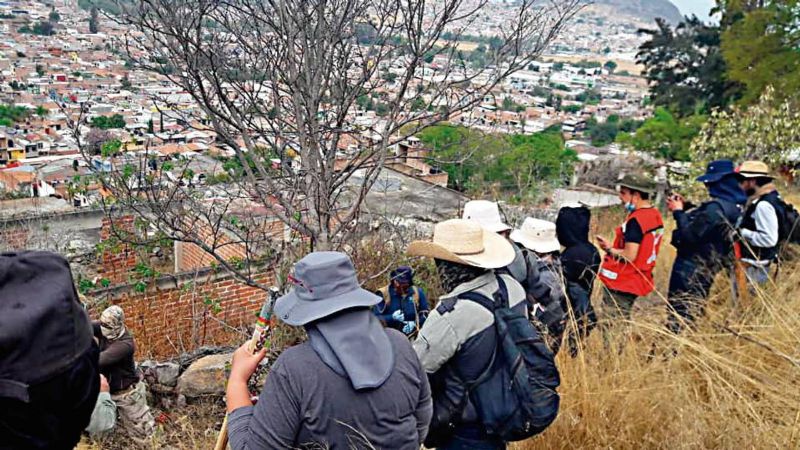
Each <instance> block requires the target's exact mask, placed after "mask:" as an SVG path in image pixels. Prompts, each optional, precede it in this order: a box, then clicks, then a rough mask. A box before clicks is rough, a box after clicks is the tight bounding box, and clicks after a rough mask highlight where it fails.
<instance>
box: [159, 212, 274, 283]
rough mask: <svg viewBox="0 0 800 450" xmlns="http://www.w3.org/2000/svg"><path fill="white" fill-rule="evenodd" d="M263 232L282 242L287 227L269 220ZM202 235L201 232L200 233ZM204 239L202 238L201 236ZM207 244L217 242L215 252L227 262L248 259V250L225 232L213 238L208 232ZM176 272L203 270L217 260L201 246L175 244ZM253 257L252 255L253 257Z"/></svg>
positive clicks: (189, 243) (182, 243) (206, 235)
mask: <svg viewBox="0 0 800 450" xmlns="http://www.w3.org/2000/svg"><path fill="white" fill-rule="evenodd" d="M261 226H262V227H263V231H264V233H265V234H266V235H268V236H269V238H270V239H274V240H276V241H282V240H284V238H285V234H286V229H287V226H286V225H285V224H284V223H283V222H281V221H280V220H278V219H267V220H266V221H265V222H264V223H263V224H262V225H261ZM198 234H200V231H198ZM201 237H202V236H201ZM204 239H205V241H207V242H217V244H216V245H217V248H216V249H215V252H216V254H217V255H219V256H220V257H222V259H224V260H226V261H230V260H231V259H233V258H238V259H240V260H246V259H247V249H246V247H245V245H244V243H242V242H233V241H232V240H231V239H229V238H228V237H227V236H226V235H225V234H224V231H221V232H219V235H217V236H212V233H211V232H210V231H207V232H206V234H205V237H204ZM174 245H175V272H186V271H190V270H197V269H202V268H205V267H209V266H211V265H213V264H216V263H217V259H216V258H214V257H213V256H211V255H210V254H208V253H207V252H206V251H204V250H203V249H202V248H200V246H198V245H196V244H193V243H191V242H177V241H176V242H175V244H174ZM251 256H252V255H251Z"/></svg>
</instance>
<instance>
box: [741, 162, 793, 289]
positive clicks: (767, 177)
mask: <svg viewBox="0 0 800 450" xmlns="http://www.w3.org/2000/svg"><path fill="white" fill-rule="evenodd" d="M736 178H737V179H738V180H739V185H740V186H741V188H742V190H743V191H744V193H745V194H746V195H747V204H746V205H745V211H744V215H743V216H742V220H741V223H740V224H739V230H738V231H739V235H740V236H741V238H742V240H743V245H742V258H741V260H742V262H743V263H744V266H745V273H746V274H747V280H748V281H749V282H750V283H751V284H753V285H756V284H760V285H763V284H765V283H766V282H767V281H769V266H770V264H772V262H773V261H775V260H777V258H778V244H779V239H780V231H781V226H782V225H783V224H782V223H781V222H782V219H783V217H784V213H785V211H784V208H785V206H784V203H783V201H782V200H781V196H780V194H779V193H778V190H777V188H776V186H775V183H773V180H774V177H773V176H772V175H771V173H770V170H769V166H767V165H766V164H765V163H763V162H761V161H745V162H744V163H742V165H741V166H739V167H738V168H737V169H736Z"/></svg>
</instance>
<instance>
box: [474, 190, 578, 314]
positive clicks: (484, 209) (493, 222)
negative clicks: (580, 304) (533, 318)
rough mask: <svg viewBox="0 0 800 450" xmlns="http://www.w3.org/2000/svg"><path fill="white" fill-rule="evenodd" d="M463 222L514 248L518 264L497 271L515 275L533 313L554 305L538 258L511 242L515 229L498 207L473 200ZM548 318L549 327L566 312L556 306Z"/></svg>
mask: <svg viewBox="0 0 800 450" xmlns="http://www.w3.org/2000/svg"><path fill="white" fill-rule="evenodd" d="M462 218H463V219H465V220H471V221H473V222H476V223H478V224H479V225H480V226H481V227H482V228H483V229H484V230H485V231H487V232H489V233H496V234H498V235H499V236H501V237H502V238H503V239H505V240H506V241H507V242H509V243H510V244H511V246H512V248H513V249H514V260H513V261H511V263H510V264H508V265H507V266H505V267H501V268H500V269H497V270H496V272H498V273H506V274H508V275H511V276H512V277H513V278H514V280H516V281H517V282H518V283H519V284H521V285H522V287H523V288H524V289H525V292H526V296H527V298H528V307H529V309H530V311H533V310H534V307H533V306H534V305H535V304H537V303H540V304H542V305H544V304H551V302H550V298H551V290H550V284H548V283H547V277H545V278H542V277H541V276H540V275H539V264H538V263H537V258H536V257H535V255H530V257H529V256H528V255H527V252H526V251H525V250H524V248H523V247H522V246H521V245H519V244H518V243H515V242H514V241H513V240H512V239H511V232H512V230H513V228H511V227H510V226H509V225H507V224H506V223H505V221H504V220H503V218H502V217H501V215H500V208H499V206H498V205H497V203H495V202H490V201H487V200H471V201H469V202H467V203H466V204H464V214H463V217H462ZM552 296H558V292H554V293H552ZM548 316H549V317H548V318H546V319H547V321H548V323H549V322H551V321H554V320H555V319H556V318H558V317H562V316H563V310H562V309H561V307H560V306H559V305H556V304H553V306H552V307H551V308H550V314H549V315H548Z"/></svg>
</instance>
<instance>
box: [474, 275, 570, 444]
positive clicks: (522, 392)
mask: <svg viewBox="0 0 800 450" xmlns="http://www.w3.org/2000/svg"><path fill="white" fill-rule="evenodd" d="M497 282H498V285H499V286H500V288H499V290H498V292H496V293H495V294H494V295H493V296H494V298H493V299H489V298H487V297H485V296H483V295H481V294H478V293H476V292H466V293H464V294H461V295H459V297H458V298H459V299H463V300H469V301H474V302H476V303H478V304H480V305H481V306H483V307H484V308H486V309H488V310H489V311H492V313H493V314H494V321H495V325H494V326H495V330H496V332H497V348H496V349H495V351H494V355H493V356H492V360H491V362H490V363H489V364H488V365H487V368H486V369H485V370H484V372H483V373H482V374H481V375H480V376H479V377H478V379H476V380H472V381H471V382H467V383H465V384H466V386H467V392H468V395H469V398H470V400H471V401H472V404H473V405H474V406H475V409H476V411H477V412H478V416H479V417H480V419H481V422H482V423H483V426H484V427H485V429H486V432H487V433H488V434H490V435H493V436H497V437H499V438H500V439H502V440H503V441H506V442H512V441H520V440H524V439H527V438H530V437H531V436H535V435H537V434H539V433H541V432H542V431H544V430H545V429H546V428H547V427H548V426H549V425H550V424H551V423H552V422H553V421H554V420H555V418H556V416H557V415H558V409H559V403H560V400H559V396H558V392H556V388H558V386H559V384H560V382H561V380H560V377H559V374H558V369H557V368H556V364H555V358H554V356H553V353H552V352H551V351H550V350H549V349H548V347H547V345H546V344H545V342H544V340H543V339H542V337H541V336H540V334H539V333H538V331H537V330H536V328H535V327H534V326H533V324H531V322H530V320H528V318H527V317H525V315H524V314H520V313H518V312H516V311H514V310H513V309H511V308H510V307H509V303H508V290H507V289H506V285H505V283H504V282H503V280H502V278H501V277H499V276H498V277H497Z"/></svg>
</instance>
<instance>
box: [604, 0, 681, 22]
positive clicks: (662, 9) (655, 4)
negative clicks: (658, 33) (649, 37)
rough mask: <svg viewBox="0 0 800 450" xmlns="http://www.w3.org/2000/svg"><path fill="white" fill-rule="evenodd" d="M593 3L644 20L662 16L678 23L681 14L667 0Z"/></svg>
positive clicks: (613, 0) (624, 0)
mask: <svg viewBox="0 0 800 450" xmlns="http://www.w3.org/2000/svg"><path fill="white" fill-rule="evenodd" d="M594 4H595V5H603V6H609V7H611V8H613V9H614V10H615V11H618V12H619V13H620V14H627V15H631V16H634V17H638V18H640V19H643V20H646V21H648V22H649V21H652V20H655V18H656V17H662V18H664V19H666V20H667V21H668V22H671V23H678V22H680V21H681V19H682V16H681V12H680V10H678V7H677V6H675V5H673V4H672V3H671V2H670V1H669V0H595V1H594Z"/></svg>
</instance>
